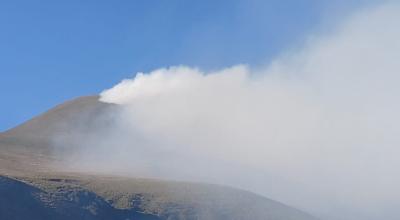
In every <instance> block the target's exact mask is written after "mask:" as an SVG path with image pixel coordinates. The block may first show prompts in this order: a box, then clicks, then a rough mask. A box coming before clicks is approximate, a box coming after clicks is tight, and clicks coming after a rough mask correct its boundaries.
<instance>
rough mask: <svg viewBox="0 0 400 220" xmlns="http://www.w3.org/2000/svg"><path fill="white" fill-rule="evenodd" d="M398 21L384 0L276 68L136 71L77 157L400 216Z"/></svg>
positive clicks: (107, 166)
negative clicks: (109, 119)
mask: <svg viewBox="0 0 400 220" xmlns="http://www.w3.org/2000/svg"><path fill="white" fill-rule="evenodd" d="M398 27H400V7H399V5H398V4H385V5H381V6H379V7H375V8H372V9H365V10H362V11H359V12H357V13H355V14H354V15H353V16H351V17H350V18H349V19H348V20H347V21H346V22H344V23H343V24H342V25H340V26H339V27H338V28H337V29H336V30H335V31H333V32H332V33H330V34H329V35H326V36H318V37H313V38H311V39H310V41H309V42H308V44H307V45H305V46H304V48H303V49H301V50H300V51H296V52H292V53H288V54H285V56H282V57H279V58H277V59H276V60H274V61H273V62H271V64H270V65H268V67H267V68H262V69H256V70H254V69H252V68H250V67H248V66H246V65H238V66H234V67H230V68H226V69H222V70H218V71H215V72H204V71H201V70H200V69H196V68H191V67H186V66H177V67H170V68H162V69H158V70H155V71H153V72H150V73H138V74H137V75H136V76H135V77H134V78H133V79H126V80H123V81H122V82H121V83H119V84H118V85H116V86H115V87H113V88H111V89H108V90H105V91H104V92H102V93H101V98H100V100H101V101H103V102H107V103H114V104H118V105H120V106H121V110H120V111H118V112H115V114H116V115H117V117H118V119H119V121H118V123H116V124H115V125H114V126H112V127H111V128H109V130H108V129H106V130H105V131H101V132H98V133H94V134H91V137H92V138H90V140H89V141H88V142H85V143H83V145H85V146H82V149H81V152H80V154H79V155H80V156H79V157H78V161H82V163H81V164H80V165H81V166H80V167H83V168H82V169H85V168H87V169H89V170H90V169H92V170H96V171H99V172H123V173H126V174H132V175H136V176H138V175H139V176H146V177H156V178H168V179H177V180H189V181H203V182H212V183H221V184H226V185H232V186H236V187H241V188H245V189H249V190H252V191H255V192H258V193H261V194H263V195H266V196H269V197H271V198H275V199H278V200H280V201H282V202H285V203H287V204H291V205H294V206H296V207H299V208H303V209H304V210H307V211H311V213H316V214H317V215H319V216H321V217H325V218H327V219H397V218H398V214H397V212H398V211H397V210H396V209H397V207H398V206H399V205H400V191H399V190H398V186H399V185H400V174H399V168H398V167H399V166H400V162H399V160H398V155H399V154H400V149H399V146H400V129H399V125H400V117H399V115H398V113H399V112H400V104H399V102H398V101H397V100H398V95H399V94H400V89H399V87H398V82H399V80H400V75H399V73H400V62H399V58H400V29H399V28H398ZM88 155H90V156H88ZM89 157H90V159H93V158H94V160H89V159H88V158H89ZM76 159H77V158H76V157H74V160H76ZM87 161H100V162H87ZM78 164H79V163H78Z"/></svg>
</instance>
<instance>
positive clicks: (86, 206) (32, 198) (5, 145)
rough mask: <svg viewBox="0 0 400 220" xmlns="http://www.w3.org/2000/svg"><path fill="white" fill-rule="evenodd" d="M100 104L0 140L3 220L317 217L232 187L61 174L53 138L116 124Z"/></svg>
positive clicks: (44, 119) (58, 114)
mask: <svg viewBox="0 0 400 220" xmlns="http://www.w3.org/2000/svg"><path fill="white" fill-rule="evenodd" d="M97 100H98V97H96V96H87V97H82V98H78V99H75V100H72V101H69V102H66V103H64V104H61V105H59V106H56V107H55V108H54V109H51V110H50V111H48V112H46V113H44V114H42V115H40V116H38V117H36V118H34V119H32V120H30V121H28V122H26V123H24V124H22V125H20V126H17V127H16V128H14V129H11V130H9V131H6V132H4V133H1V134H0V219H33V220H35V219H41V220H42V219H44V220H45V219H88V220H91V219H116V220H118V219H124V220H125V219H143V220H146V219H149V220H150V219H199V220H203V219H204V220H212V219H216V220H223V219H238V220H239V219H253V220H257V219H260V220H261V219H263V220H265V219H267V220H268V219H269V220H312V219H314V218H313V217H312V216H310V215H308V214H306V213H303V212H301V211H299V210H296V209H294V208H291V207H288V206H286V205H284V204H281V203H278V202H276V201H273V200H270V199H267V198H264V197H261V196H258V195H256V194H253V193H250V192H246V191H242V190H237V189H233V188H229V187H223V186H217V185H211V184H199V183H184V182H174V181H166V180H155V179H139V178H128V177H121V176H104V175H99V174H93V173H83V172H81V173H76V172H71V171H68V170H60V169H58V168H57V166H54V165H55V164H57V161H58V160H59V159H60V158H58V157H60V155H55V154H53V151H54V148H56V147H57V146H56V145H55V143H54V142H53V138H54V137H56V136H62V137H63V138H64V139H63V140H68V138H69V137H70V136H69V135H72V134H74V135H76V134H77V133H78V134H79V133H82V134H86V133H88V132H90V131H91V130H92V129H94V128H99V127H100V128H101V127H107V126H109V125H110V124H112V123H113V121H114V119H115V115H113V114H112V112H114V111H116V110H118V108H119V107H118V106H116V105H111V104H105V103H101V102H99V101H97ZM110 110H113V111H110ZM82 138H84V137H82Z"/></svg>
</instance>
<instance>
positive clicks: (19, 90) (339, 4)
mask: <svg viewBox="0 0 400 220" xmlns="http://www.w3.org/2000/svg"><path fill="white" fill-rule="evenodd" d="M364 2H365V1H361V0H337V1H328V0H231V1H219V0H203V1H195V0H193V1H188V0H118V1H103V0H69V1H54V0H44V1H43V0H42V1H41V0H37V1H31V0H26V1H21V0H0V98H1V99H0V103H1V104H0V131H1V130H6V129H8V128H11V127H13V126H15V125H17V124H19V123H21V122H23V121H25V120H27V119H29V118H32V117H33V116H35V115H37V114H39V113H41V112H43V111H45V110H47V109H49V108H51V107H52V106H54V105H55V104H58V103H61V102H63V101H65V100H67V99H71V98H74V97H77V96H82V95H88V94H97V93H99V92H100V91H102V90H103V89H106V88H109V87H110V86H112V85H114V84H116V83H117V82H118V81H120V80H121V79H123V78H127V77H132V76H133V74H134V73H135V72H137V71H149V70H152V69H154V68H159V67H164V66H171V65H179V64H184V65H190V66H196V67H200V68H203V69H217V68H222V67H225V66H229V65H234V64H238V63H246V64H250V65H259V64H263V63H267V62H268V61H269V59H271V58H272V57H274V56H276V55H277V54H279V52H280V51H282V50H284V49H285V48H290V47H295V46H296V45H299V44H301V42H302V41H304V39H305V37H306V36H307V34H308V33H310V32H312V31H315V30H318V29H319V28H320V27H321V24H322V23H324V22H328V23H329V20H332V19H337V18H340V17H341V16H344V15H345V14H346V13H347V12H348V11H351V10H352V8H355V7H358V6H360V5H361V4H363V3H364Z"/></svg>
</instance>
